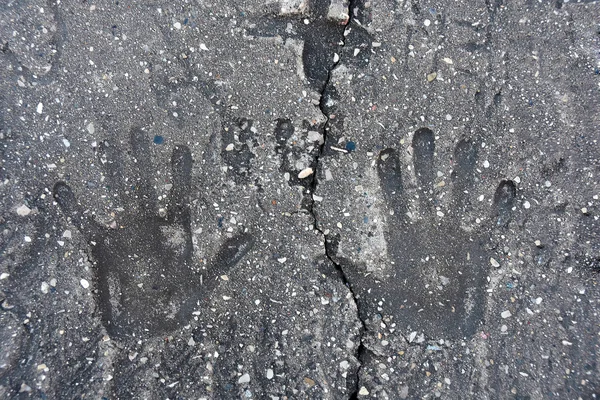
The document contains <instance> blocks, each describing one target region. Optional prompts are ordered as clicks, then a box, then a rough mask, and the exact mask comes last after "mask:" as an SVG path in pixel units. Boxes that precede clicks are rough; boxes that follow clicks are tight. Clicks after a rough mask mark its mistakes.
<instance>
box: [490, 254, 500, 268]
mask: <svg viewBox="0 0 600 400" xmlns="http://www.w3.org/2000/svg"><path fill="white" fill-rule="evenodd" d="M490 264H492V266H493V267H495V268H500V263H499V262H498V261H496V259H495V258H494V257H490Z"/></svg>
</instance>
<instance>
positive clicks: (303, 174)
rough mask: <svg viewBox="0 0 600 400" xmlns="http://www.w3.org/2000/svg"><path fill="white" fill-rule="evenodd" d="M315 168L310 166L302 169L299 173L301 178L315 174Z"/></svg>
mask: <svg viewBox="0 0 600 400" xmlns="http://www.w3.org/2000/svg"><path fill="white" fill-rule="evenodd" d="M313 172H314V171H313V169H312V168H310V167H308V168H306V169H303V170H302V171H300V173H299V174H298V178H299V179H304V178H306V177H309V176H311V175H312V174H313Z"/></svg>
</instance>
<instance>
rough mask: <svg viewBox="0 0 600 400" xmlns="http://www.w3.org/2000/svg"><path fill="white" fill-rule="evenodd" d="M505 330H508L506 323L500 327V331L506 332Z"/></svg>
mask: <svg viewBox="0 0 600 400" xmlns="http://www.w3.org/2000/svg"><path fill="white" fill-rule="evenodd" d="M507 330H508V326H506V325H502V326H501V327H500V332H506V331H507Z"/></svg>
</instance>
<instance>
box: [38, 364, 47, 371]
mask: <svg viewBox="0 0 600 400" xmlns="http://www.w3.org/2000/svg"><path fill="white" fill-rule="evenodd" d="M45 369H48V366H47V365H46V364H38V366H37V370H38V371H43V370H45Z"/></svg>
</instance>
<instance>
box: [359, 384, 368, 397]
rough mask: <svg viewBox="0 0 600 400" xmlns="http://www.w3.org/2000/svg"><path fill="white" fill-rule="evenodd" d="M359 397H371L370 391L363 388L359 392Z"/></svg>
mask: <svg viewBox="0 0 600 400" xmlns="http://www.w3.org/2000/svg"><path fill="white" fill-rule="evenodd" d="M358 395H359V396H368V395H369V391H368V390H367V388H366V387H364V386H363V387H361V388H360V390H359V391H358Z"/></svg>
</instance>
